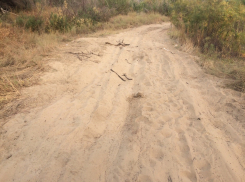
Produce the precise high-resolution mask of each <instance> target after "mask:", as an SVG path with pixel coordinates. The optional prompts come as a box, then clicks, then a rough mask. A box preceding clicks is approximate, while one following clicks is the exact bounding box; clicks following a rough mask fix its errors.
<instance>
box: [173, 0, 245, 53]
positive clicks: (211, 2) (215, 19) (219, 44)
mask: <svg viewBox="0 0 245 182" xmlns="http://www.w3.org/2000/svg"><path fill="white" fill-rule="evenodd" d="M172 8H173V9H172V12H171V19H172V22H173V23H174V24H175V26H176V27H177V28H179V29H181V30H182V31H184V32H185V33H186V34H187V36H189V37H190V38H191V40H192V41H193V43H194V44H195V45H197V46H199V47H201V48H202V50H203V52H208V51H211V52H212V51H214V50H215V51H216V52H220V53H221V55H222V56H227V55H230V56H241V55H243V54H244V53H245V48H244V46H245V38H244V37H245V6H244V5H243V4H242V3H241V2H240V1H239V2H238V1H230V2H226V1H222V0H218V1H215V0H207V1H202V0H192V1H187V0H177V1H176V2H174V3H173V4H172Z"/></svg>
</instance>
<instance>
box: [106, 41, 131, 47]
mask: <svg viewBox="0 0 245 182" xmlns="http://www.w3.org/2000/svg"><path fill="white" fill-rule="evenodd" d="M123 41H124V40H122V41H118V44H112V43H110V42H106V43H105V44H108V45H114V46H123V47H125V46H129V45H130V44H125V43H124V42H123Z"/></svg>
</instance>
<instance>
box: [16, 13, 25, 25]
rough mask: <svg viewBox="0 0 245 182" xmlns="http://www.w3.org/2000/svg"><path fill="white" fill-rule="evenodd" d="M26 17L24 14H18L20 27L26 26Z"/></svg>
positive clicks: (17, 22)
mask: <svg viewBox="0 0 245 182" xmlns="http://www.w3.org/2000/svg"><path fill="white" fill-rule="evenodd" d="M25 21H26V20H25V18H24V17H22V16H18V17H17V18H16V25H17V26H18V27H24V26H25Z"/></svg>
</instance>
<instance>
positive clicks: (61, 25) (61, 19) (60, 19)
mask: <svg viewBox="0 0 245 182" xmlns="http://www.w3.org/2000/svg"><path fill="white" fill-rule="evenodd" d="M70 29H71V24H70V23H69V21H68V19H67V17H66V16H63V15H57V14H51V15H50V18H49V24H48V25H47V27H46V31H47V32H51V31H59V32H61V33H64V32H67V31H69V30H70Z"/></svg>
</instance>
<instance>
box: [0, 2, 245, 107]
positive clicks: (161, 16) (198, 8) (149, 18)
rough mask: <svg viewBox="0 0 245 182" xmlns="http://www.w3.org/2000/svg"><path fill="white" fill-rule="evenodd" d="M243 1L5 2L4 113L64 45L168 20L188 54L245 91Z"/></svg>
mask: <svg viewBox="0 0 245 182" xmlns="http://www.w3.org/2000/svg"><path fill="white" fill-rule="evenodd" d="M244 4H245V1H244V0H229V1H228V0H205V1H203V0H142V1H134V0H80V1H76V0H2V1H1V2H0V7H1V8H2V9H1V10H0V109H1V108H2V106H3V105H4V104H5V103H7V102H9V101H10V100H11V99H13V98H15V97H17V96H18V95H19V94H20V91H19V90H20V89H21V88H22V87H27V86H30V85H32V84H33V83H35V82H36V80H37V79H36V75H37V74H36V73H38V72H40V71H42V70H44V69H45V67H44V66H43V58H44V57H45V56H47V55H48V53H49V52H50V51H52V50H53V49H54V48H55V47H57V46H58V45H59V44H60V43H62V42H65V41H69V40H72V39H73V38H75V37H77V36H81V35H82V36H86V35H88V34H90V33H94V32H97V31H111V30H118V29H125V28H129V27H136V26H140V25H143V24H151V23H158V22H162V21H166V20H167V19H168V18H166V16H168V17H169V18H170V20H171V21H172V23H173V25H174V26H173V28H172V30H171V31H170V36H171V37H172V38H174V39H176V41H178V43H179V44H180V45H183V47H187V49H186V51H188V50H194V48H195V49H198V50H199V52H201V53H203V54H202V55H201V60H199V63H200V65H201V66H203V67H204V68H205V69H206V70H207V71H208V72H209V73H211V74H215V75H217V76H222V77H225V78H233V79H235V80H236V83H232V84H230V85H229V86H230V87H232V88H234V89H236V90H239V91H244V90H245V62H244V58H245V5H244Z"/></svg>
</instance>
